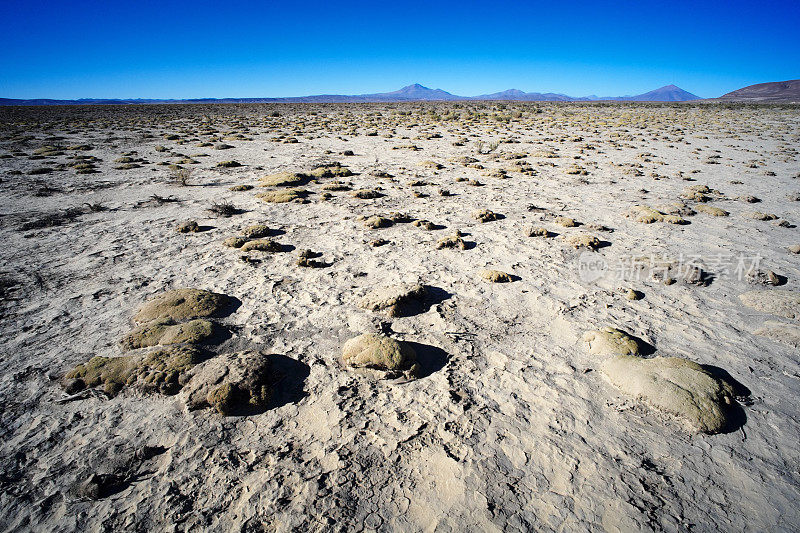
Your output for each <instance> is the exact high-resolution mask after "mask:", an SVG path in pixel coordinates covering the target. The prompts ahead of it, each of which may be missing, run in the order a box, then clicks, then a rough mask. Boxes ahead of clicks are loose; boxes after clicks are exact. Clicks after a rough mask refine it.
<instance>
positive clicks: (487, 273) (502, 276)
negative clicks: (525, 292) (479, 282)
mask: <svg viewBox="0 0 800 533" xmlns="http://www.w3.org/2000/svg"><path fill="white" fill-rule="evenodd" d="M478 275H479V276H480V277H481V278H482V279H484V280H486V281H489V282H491V283H509V282H511V276H510V275H509V274H506V273H505V272H503V271H501V270H491V269H484V270H481V271H480V272H478Z"/></svg>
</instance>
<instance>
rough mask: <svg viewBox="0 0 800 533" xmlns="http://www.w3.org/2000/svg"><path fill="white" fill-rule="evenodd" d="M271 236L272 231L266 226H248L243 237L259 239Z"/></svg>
mask: <svg viewBox="0 0 800 533" xmlns="http://www.w3.org/2000/svg"><path fill="white" fill-rule="evenodd" d="M269 234H270V229H269V227H268V226H266V225H264V224H254V225H252V226H247V227H246V228H244V229H243V230H242V237H246V238H248V239H259V238H261V237H266V236H267V235H269Z"/></svg>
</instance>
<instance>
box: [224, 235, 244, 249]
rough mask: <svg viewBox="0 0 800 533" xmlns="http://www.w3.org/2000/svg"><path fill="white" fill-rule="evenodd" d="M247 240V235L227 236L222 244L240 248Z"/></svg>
mask: <svg viewBox="0 0 800 533" xmlns="http://www.w3.org/2000/svg"><path fill="white" fill-rule="evenodd" d="M246 242H247V237H228V238H227V239H225V240H224V241H222V244H223V245H224V246H227V247H228V248H241V247H242V246H244V245H245V243H246Z"/></svg>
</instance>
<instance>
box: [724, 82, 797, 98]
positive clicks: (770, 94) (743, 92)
mask: <svg viewBox="0 0 800 533" xmlns="http://www.w3.org/2000/svg"><path fill="white" fill-rule="evenodd" d="M717 100H726V101H732V102H796V103H800V80H787V81H772V82H768V83H757V84H755V85H748V86H747V87H743V88H741V89H737V90H735V91H732V92H729V93H727V94H723V95H722V96H720V97H719V98H717Z"/></svg>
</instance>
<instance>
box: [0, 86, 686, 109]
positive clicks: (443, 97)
mask: <svg viewBox="0 0 800 533" xmlns="http://www.w3.org/2000/svg"><path fill="white" fill-rule="evenodd" d="M699 99H700V97H699V96H695V95H694V94H692V93H689V92H686V91H684V90H683V89H681V88H679V87H676V86H675V85H667V86H665V87H661V88H660V89H656V90H654V91H650V92H647V93H644V94H639V95H636V96H594V95H592V96H583V97H573V96H567V95H566V94H558V93H526V92H524V91H520V90H519V89H508V90H506V91H502V92H498V93H492V94H481V95H478V96H458V95H455V94H452V93H449V92H447V91H443V90H442V89H429V88H428V87H425V86H423V85H420V84H419V83H414V84H412V85H408V86H406V87H403V88H402V89H399V90H397V91H391V92H386V93H371V94H358V95H346V94H318V95H313V96H290V97H283V98H189V99H183V100H160V99H141V98H136V99H100V98H97V99H95V98H81V99H78V100H51V99H44V98H40V99H30V100H20V99H13V98H0V105H98V104H107V105H108V104H116V105H125V104H163V103H187V104H194V103H261V102H267V103H268V102H286V103H290V102H313V103H334V102H415V101H464V100H512V101H524V102H591V101H601V100H613V101H631V102H685V101H689V100H699Z"/></svg>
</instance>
